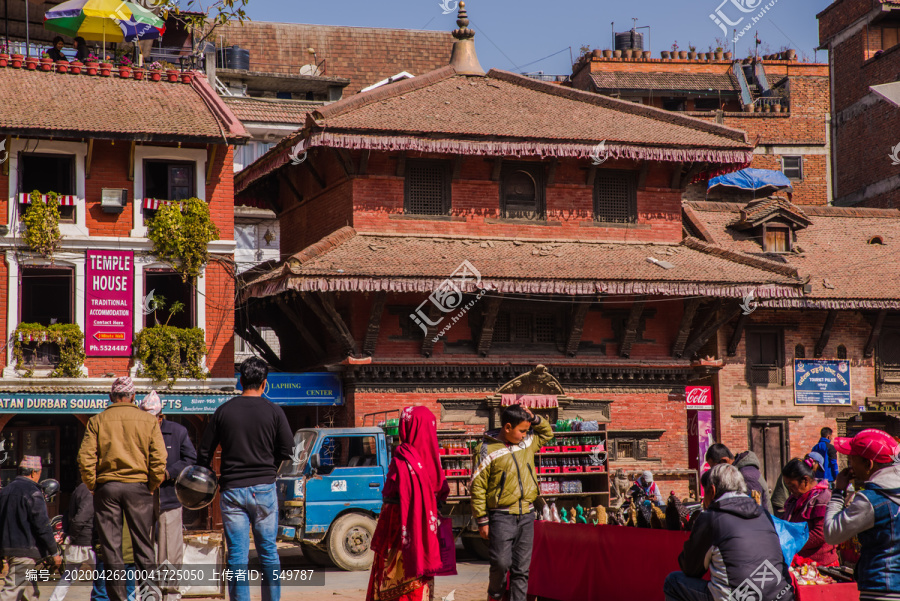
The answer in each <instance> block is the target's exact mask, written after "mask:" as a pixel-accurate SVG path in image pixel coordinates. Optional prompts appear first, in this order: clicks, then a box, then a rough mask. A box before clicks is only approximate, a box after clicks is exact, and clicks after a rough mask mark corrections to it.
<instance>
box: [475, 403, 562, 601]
mask: <svg viewBox="0 0 900 601" xmlns="http://www.w3.org/2000/svg"><path fill="white" fill-rule="evenodd" d="M500 422H501V424H502V427H501V429H500V430H493V431H491V432H486V433H485V435H484V441H483V442H482V443H481V454H480V457H479V459H478V467H476V468H475V474H474V475H473V476H472V484H471V487H470V490H471V492H472V513H473V514H474V516H475V521H476V523H477V524H478V531H479V533H480V534H481V537H482V538H484V539H487V540H488V541H489V545H490V552H491V570H490V583H489V584H488V596H489V597H490V598H491V599H500V598H501V597H502V596H503V592H504V591H505V589H506V575H507V572H508V573H509V580H510V583H509V586H510V595H509V601H525V597H526V594H527V591H528V566H529V564H530V563H531V549H532V545H533V542H534V507H533V506H532V503H533V502H534V500H535V499H536V498H537V497H538V494H540V487H539V486H538V481H537V473H536V471H535V469H534V454H535V453H536V452H537V451H538V449H540V448H541V447H542V446H543V445H545V444H547V442H549V441H550V439H551V438H553V430H552V429H551V428H550V424H549V423H547V421H546V420H543V419H541V417H540V416H537V417H535V415H534V414H533V413H532V412H531V411H530V410H529V409H527V408H525V407H522V406H521V405H512V406H510V407H507V408H506V409H504V411H503V413H502V414H501V416H500ZM532 428H533V432H530V431H529V430H531V429H532Z"/></svg>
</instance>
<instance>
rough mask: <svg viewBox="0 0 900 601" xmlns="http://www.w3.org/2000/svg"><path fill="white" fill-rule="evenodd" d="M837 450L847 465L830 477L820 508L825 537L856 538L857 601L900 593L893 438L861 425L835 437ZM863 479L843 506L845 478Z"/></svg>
mask: <svg viewBox="0 0 900 601" xmlns="http://www.w3.org/2000/svg"><path fill="white" fill-rule="evenodd" d="M834 447H835V449H837V452H838V453H841V454H844V455H847V456H848V460H849V462H850V467H849V468H847V469H844V470H842V471H841V472H840V473H839V474H838V476H837V478H836V479H835V481H834V492H833V493H832V497H831V501H830V502H829V503H828V509H827V510H826V513H825V528H824V531H825V542H826V543H828V544H831V545H837V544H840V543H842V542H844V541H847V540H850V539H851V538H853V537H854V536H856V537H858V539H859V544H860V547H861V551H860V559H859V563H857V565H856V581H857V586H858V588H859V591H860V595H859V598H860V601H885V600H888V599H898V598H900V535H898V533H900V467H898V466H897V465H896V463H895V461H896V458H897V452H898V445H897V441H896V440H894V438H893V437H891V436H890V435H889V434H888V433H887V432H882V431H881V430H874V429H870V430H863V431H862V432H860V433H859V434H857V435H856V436H854V437H853V438H836V439H835V440H834ZM851 478H853V479H854V480H856V481H857V482H864V483H865V484H864V485H863V487H862V490H860V491H858V492H857V493H856V494H855V495H854V496H853V498H852V500H851V501H850V502H849V503H847V504H846V507H844V505H845V503H844V497H845V495H846V491H847V487H848V486H849V485H850V479H851Z"/></svg>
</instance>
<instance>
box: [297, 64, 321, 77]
mask: <svg viewBox="0 0 900 601" xmlns="http://www.w3.org/2000/svg"><path fill="white" fill-rule="evenodd" d="M300 75H321V71H319V67H317V66H316V65H303V66H302V67H300Z"/></svg>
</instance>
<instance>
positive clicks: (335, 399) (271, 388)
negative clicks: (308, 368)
mask: <svg viewBox="0 0 900 601" xmlns="http://www.w3.org/2000/svg"><path fill="white" fill-rule="evenodd" d="M235 379H236V380H237V384H235V387H236V388H237V389H238V391H240V390H243V388H241V378H240V376H239V375H238V374H235ZM263 396H264V397H265V398H267V399H269V400H270V401H272V402H273V403H275V404H277V405H284V406H302V405H317V406H333V405H343V404H344V394H343V387H342V386H341V378H340V376H338V374H334V373H329V372H308V373H279V372H272V373H270V374H269V377H268V380H267V381H266V389H265V391H263Z"/></svg>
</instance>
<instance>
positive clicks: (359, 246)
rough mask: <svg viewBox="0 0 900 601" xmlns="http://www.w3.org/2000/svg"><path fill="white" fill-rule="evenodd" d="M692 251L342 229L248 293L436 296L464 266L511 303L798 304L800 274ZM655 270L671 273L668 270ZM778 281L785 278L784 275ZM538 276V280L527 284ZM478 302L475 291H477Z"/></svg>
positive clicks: (698, 246) (716, 252)
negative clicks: (661, 300)
mask: <svg viewBox="0 0 900 601" xmlns="http://www.w3.org/2000/svg"><path fill="white" fill-rule="evenodd" d="M695 242H696V243H695V244H694V245H693V246H690V245H687V244H675V245H672V244H623V243H589V242H572V241H547V240H542V241H537V240H523V239H518V240H514V239H508V238H507V239H500V238H494V239H490V238H471V239H459V238H445V237H440V236H428V235H420V236H403V235H389V234H383V233H378V234H375V233H358V232H356V231H355V230H353V229H352V228H350V227H345V228H342V229H341V230H338V231H337V232H335V233H333V234H331V235H330V236H328V237H326V238H324V239H323V240H321V241H319V242H318V243H316V244H315V245H313V246H311V247H310V248H308V249H306V250H304V251H302V252H301V253H298V254H296V255H294V256H293V257H291V258H289V259H288V260H287V261H285V262H284V263H282V264H281V265H279V266H277V267H276V268H274V269H272V270H271V271H270V272H269V273H268V274H265V275H263V276H261V277H258V278H256V279H254V280H253V281H252V282H250V283H249V284H248V291H247V293H246V294H247V296H270V295H273V294H279V293H281V292H285V291H288V290H301V291H318V290H342V291H374V290H392V291H405V292H425V293H428V292H431V291H433V290H434V289H435V288H436V287H437V286H438V285H440V284H441V282H443V281H444V280H445V279H446V278H448V277H450V276H451V274H453V273H454V270H456V268H457V266H459V265H461V264H462V263H463V261H469V263H470V264H471V265H472V266H474V268H475V269H476V270H477V271H478V272H480V277H481V284H480V286H481V287H484V288H486V289H489V290H494V291H499V292H510V293H516V292H517V293H539V294H540V293H544V294H568V295H572V294H599V293H609V294H661V295H679V296H681V295H692V294H703V295H709V296H720V297H729V298H740V297H742V296H744V295H745V294H746V293H747V292H749V291H754V293H755V294H757V296H758V297H759V298H772V297H783V296H797V295H799V284H800V281H799V280H798V278H796V276H795V275H794V272H793V270H791V269H790V268H785V267H784V266H781V265H776V264H774V263H772V262H771V261H768V260H765V259H762V260H760V259H759V258H755V257H748V256H745V255H743V254H742V253H740V252H735V251H723V250H722V249H714V248H710V246H709V245H707V244H705V243H702V242H699V241H695ZM650 259H653V260H654V261H657V262H663V263H671V264H672V265H673V268H671V269H666V268H664V267H662V266H660V265H659V264H658V263H656V262H654V261H651V260H650ZM779 272H780V273H779ZM523 274H531V275H523ZM470 287H471V288H472V289H471V290H466V291H468V292H471V291H473V290H477V289H478V287H477V286H475V284H474V282H473V283H472V285H471V286H470Z"/></svg>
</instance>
